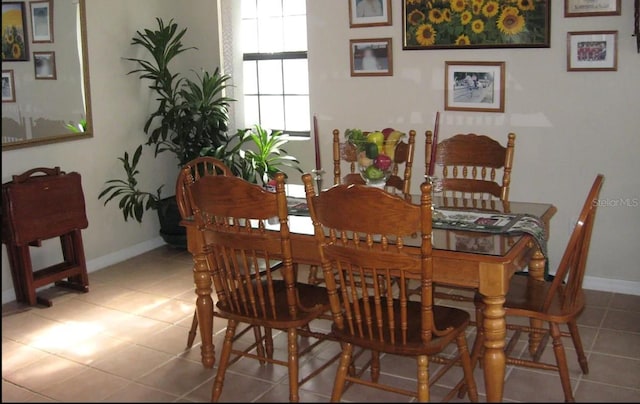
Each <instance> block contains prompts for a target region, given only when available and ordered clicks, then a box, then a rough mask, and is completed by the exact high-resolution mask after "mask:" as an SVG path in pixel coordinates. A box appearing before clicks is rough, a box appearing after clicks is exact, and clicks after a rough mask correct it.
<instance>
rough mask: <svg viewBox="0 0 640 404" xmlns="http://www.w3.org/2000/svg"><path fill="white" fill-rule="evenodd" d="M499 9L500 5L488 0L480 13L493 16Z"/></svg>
mask: <svg viewBox="0 0 640 404" xmlns="http://www.w3.org/2000/svg"><path fill="white" fill-rule="evenodd" d="M498 11H500V6H499V5H498V2H497V1H489V2H487V4H485V5H484V6H483V7H482V14H484V15H485V17H487V18H491V17H494V16H495V15H496V14H498Z"/></svg>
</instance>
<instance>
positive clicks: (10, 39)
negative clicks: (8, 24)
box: [4, 32, 15, 44]
mask: <svg viewBox="0 0 640 404" xmlns="http://www.w3.org/2000/svg"><path fill="white" fill-rule="evenodd" d="M14 40H15V38H14V37H13V33H11V32H7V34H6V35H5V36H4V41H5V42H6V43H8V44H12V43H13V41H14Z"/></svg>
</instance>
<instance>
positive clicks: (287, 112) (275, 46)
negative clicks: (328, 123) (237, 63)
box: [241, 0, 310, 136]
mask: <svg viewBox="0 0 640 404" xmlns="http://www.w3.org/2000/svg"><path fill="white" fill-rule="evenodd" d="M241 18H242V25H241V29H242V31H241V32H242V45H241V46H242V77H243V83H242V85H243V89H244V94H243V96H242V97H243V107H244V121H245V124H247V126H248V125H251V124H253V123H257V122H259V123H260V125H262V126H263V127H265V128H269V129H272V130H281V131H283V132H285V133H288V134H290V135H294V136H295V135H298V136H309V132H310V123H309V116H310V113H309V73H308V64H307V18H306V4H305V0H242V5H241Z"/></svg>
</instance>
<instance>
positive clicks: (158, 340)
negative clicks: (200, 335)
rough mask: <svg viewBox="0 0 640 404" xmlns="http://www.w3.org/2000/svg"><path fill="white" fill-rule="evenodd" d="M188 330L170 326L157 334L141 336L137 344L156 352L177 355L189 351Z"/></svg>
mask: <svg viewBox="0 0 640 404" xmlns="http://www.w3.org/2000/svg"><path fill="white" fill-rule="evenodd" d="M187 334H188V330H186V329H185V328H183V327H178V326H168V327H166V328H164V329H162V330H160V331H158V332H156V333H153V334H149V335H147V336H140V338H138V340H137V343H138V344H140V345H142V346H145V347H147V348H151V349H155V350H156V351H160V352H165V353H168V354H171V355H177V354H180V353H182V352H184V351H185V350H186V349H187Z"/></svg>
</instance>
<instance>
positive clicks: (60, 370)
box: [2, 355, 86, 392]
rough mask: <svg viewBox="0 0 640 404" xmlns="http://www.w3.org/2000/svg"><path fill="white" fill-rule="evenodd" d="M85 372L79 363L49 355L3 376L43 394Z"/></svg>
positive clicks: (84, 368) (4, 378)
mask: <svg viewBox="0 0 640 404" xmlns="http://www.w3.org/2000/svg"><path fill="white" fill-rule="evenodd" d="M85 370H86V367H85V366H83V365H81V364H79V363H77V362H73V361H70V360H68V359H64V358H60V357H58V356H54V355H47V356H45V357H43V358H42V359H40V360H37V361H35V362H32V363H30V364H29V365H27V366H23V367H20V368H18V369H16V370H15V371H12V372H11V371H10V372H7V373H6V374H3V375H2V378H3V380H7V381H9V382H12V383H14V384H17V385H19V386H23V387H26V388H27V389H29V390H32V391H36V392H42V391H44V389H45V388H47V387H49V386H51V385H55V384H57V383H60V382H62V381H64V380H66V379H68V378H70V377H72V376H75V375H78V374H80V373H82V372H84V371H85Z"/></svg>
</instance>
